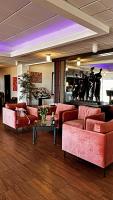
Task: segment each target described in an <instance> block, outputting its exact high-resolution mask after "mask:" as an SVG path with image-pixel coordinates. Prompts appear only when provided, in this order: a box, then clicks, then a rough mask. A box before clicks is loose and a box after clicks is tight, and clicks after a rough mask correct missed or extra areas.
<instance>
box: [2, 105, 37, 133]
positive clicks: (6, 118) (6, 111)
mask: <svg viewBox="0 0 113 200" xmlns="http://www.w3.org/2000/svg"><path fill="white" fill-rule="evenodd" d="M20 110H23V111H24V112H25V115H22V116H20V115H19V114H18V111H20ZM37 117H38V115H37V108H33V107H30V106H27V105H26V103H17V104H5V107H3V110H2V118H3V124H5V125H7V126H9V127H12V128H14V129H17V128H21V127H25V126H28V125H30V124H32V123H33V122H34V121H35V120H37Z"/></svg>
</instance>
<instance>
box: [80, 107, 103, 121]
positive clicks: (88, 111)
mask: <svg viewBox="0 0 113 200" xmlns="http://www.w3.org/2000/svg"><path fill="white" fill-rule="evenodd" d="M100 112H101V108H94V107H89V106H79V108H78V119H85V118H86V117H88V116H91V115H95V114H99V113H100Z"/></svg>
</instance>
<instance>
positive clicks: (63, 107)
mask: <svg viewBox="0 0 113 200" xmlns="http://www.w3.org/2000/svg"><path fill="white" fill-rule="evenodd" d="M74 108H75V106H74V105H68V104H63V103H58V104H57V108H56V113H55V114H58V113H59V112H60V111H66V110H72V109H74Z"/></svg>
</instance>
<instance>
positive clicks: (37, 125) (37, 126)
mask: <svg viewBox="0 0 113 200" xmlns="http://www.w3.org/2000/svg"><path fill="white" fill-rule="evenodd" d="M32 128H33V130H32V142H33V144H35V143H36V141H37V137H38V131H39V130H47V131H53V134H54V137H53V143H54V144H56V124H51V121H48V120H45V122H42V121H41V120H38V121H35V122H34V124H33V127H32Z"/></svg>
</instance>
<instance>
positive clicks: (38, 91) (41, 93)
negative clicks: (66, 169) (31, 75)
mask: <svg viewBox="0 0 113 200" xmlns="http://www.w3.org/2000/svg"><path fill="white" fill-rule="evenodd" d="M33 96H34V97H35V98H36V99H37V98H42V97H48V98H51V95H50V92H49V91H48V89H47V88H44V87H38V88H34V89H33Z"/></svg>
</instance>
